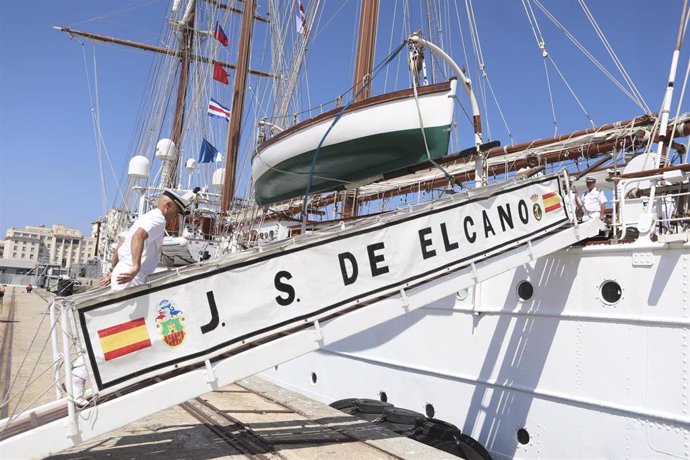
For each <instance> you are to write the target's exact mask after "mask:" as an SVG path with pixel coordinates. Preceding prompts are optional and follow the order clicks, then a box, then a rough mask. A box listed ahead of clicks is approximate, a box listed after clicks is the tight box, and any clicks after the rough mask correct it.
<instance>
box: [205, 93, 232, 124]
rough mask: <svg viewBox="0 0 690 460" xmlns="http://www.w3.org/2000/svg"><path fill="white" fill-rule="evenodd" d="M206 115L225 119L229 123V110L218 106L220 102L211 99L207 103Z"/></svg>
mask: <svg viewBox="0 0 690 460" xmlns="http://www.w3.org/2000/svg"><path fill="white" fill-rule="evenodd" d="M208 114H209V115H211V116H212V117H218V118H225V119H226V120H228V121H230V110H228V109H227V108H225V107H223V106H222V105H220V102H218V101H216V100H215V99H213V98H211V100H210V101H209V103H208Z"/></svg>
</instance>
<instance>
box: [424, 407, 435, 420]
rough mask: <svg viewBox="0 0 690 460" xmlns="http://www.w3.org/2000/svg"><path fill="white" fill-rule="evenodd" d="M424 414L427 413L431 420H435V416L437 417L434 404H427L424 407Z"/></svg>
mask: <svg viewBox="0 0 690 460" xmlns="http://www.w3.org/2000/svg"><path fill="white" fill-rule="evenodd" d="M424 412H426V416H427V417H429V418H434V415H436V409H434V405H433V404H427V405H426V406H424Z"/></svg>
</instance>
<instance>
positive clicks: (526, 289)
mask: <svg viewBox="0 0 690 460" xmlns="http://www.w3.org/2000/svg"><path fill="white" fill-rule="evenodd" d="M517 294H518V297H520V300H529V299H531V298H532V296H533V295H534V287H533V286H532V283H530V282H529V281H520V283H519V284H518V285H517Z"/></svg>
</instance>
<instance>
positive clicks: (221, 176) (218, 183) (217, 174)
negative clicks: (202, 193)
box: [211, 168, 225, 188]
mask: <svg viewBox="0 0 690 460" xmlns="http://www.w3.org/2000/svg"><path fill="white" fill-rule="evenodd" d="M224 183H225V168H218V169H216V170H215V171H213V180H212V181H211V185H213V186H214V187H216V188H221V187H222V186H223V184H224Z"/></svg>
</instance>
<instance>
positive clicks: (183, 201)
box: [163, 189, 194, 212]
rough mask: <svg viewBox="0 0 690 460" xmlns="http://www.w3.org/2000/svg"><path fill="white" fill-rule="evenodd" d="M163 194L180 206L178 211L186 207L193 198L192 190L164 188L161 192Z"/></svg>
mask: <svg viewBox="0 0 690 460" xmlns="http://www.w3.org/2000/svg"><path fill="white" fill-rule="evenodd" d="M163 195H165V196H167V197H168V198H170V199H171V200H172V201H173V203H175V204H176V205H177V206H178V207H179V208H180V212H182V211H184V210H185V209H187V206H189V204H190V203H191V202H192V199H193V198H194V192H191V191H187V192H183V191H182V190H170V189H166V190H165V191H164V192H163Z"/></svg>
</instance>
